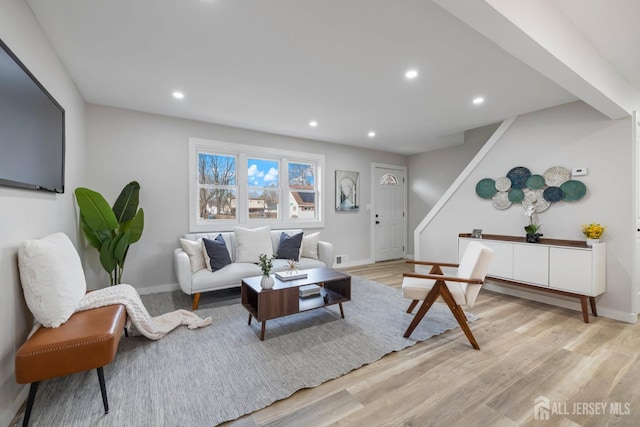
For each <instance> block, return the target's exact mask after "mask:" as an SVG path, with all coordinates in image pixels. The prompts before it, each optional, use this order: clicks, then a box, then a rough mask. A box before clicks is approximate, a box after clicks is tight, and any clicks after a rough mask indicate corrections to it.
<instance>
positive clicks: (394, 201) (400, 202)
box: [373, 166, 407, 262]
mask: <svg viewBox="0 0 640 427" xmlns="http://www.w3.org/2000/svg"><path fill="white" fill-rule="evenodd" d="M373 169H374V171H373V188H374V197H373V214H374V215H373V217H374V226H373V227H374V240H375V255H374V258H375V261H376V262H377V261H385V260H390V259H399V258H403V257H404V255H405V245H406V243H405V239H406V236H405V235H406V228H407V226H406V223H407V221H406V220H407V218H406V212H405V209H406V208H405V205H406V184H405V175H406V168H404V167H398V168H394V167H392V166H390V167H382V166H374V168H373Z"/></svg>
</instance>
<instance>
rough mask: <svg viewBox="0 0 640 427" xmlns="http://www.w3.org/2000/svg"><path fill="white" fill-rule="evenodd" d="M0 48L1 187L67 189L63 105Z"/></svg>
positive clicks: (0, 46)
mask: <svg viewBox="0 0 640 427" xmlns="http://www.w3.org/2000/svg"><path fill="white" fill-rule="evenodd" d="M0 48H1V49H0V185H5V186H10V187H20V188H28V189H32V190H42V191H51V192H56V193H64V145H65V144H64V109H63V108H62V107H61V106H60V104H58V102H56V100H55V99H54V98H53V97H52V96H51V94H50V93H49V92H47V90H46V89H45V88H44V87H43V86H42V85H41V84H40V82H38V80H37V79H36V78H35V77H34V76H33V74H31V73H30V72H29V70H28V69H27V67H25V66H24V64H23V63H22V62H21V61H20V60H19V59H18V58H17V57H16V55H14V54H13V52H12V51H11V50H10V49H9V48H8V47H7V45H6V44H5V43H4V42H3V41H2V40H0Z"/></svg>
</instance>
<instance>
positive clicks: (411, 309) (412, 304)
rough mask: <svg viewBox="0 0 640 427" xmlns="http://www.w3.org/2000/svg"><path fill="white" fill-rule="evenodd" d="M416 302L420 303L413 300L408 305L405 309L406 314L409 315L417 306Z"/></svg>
mask: <svg viewBox="0 0 640 427" xmlns="http://www.w3.org/2000/svg"><path fill="white" fill-rule="evenodd" d="M418 302H420V301H419V300H417V299H414V300H413V301H411V304H409V308H407V313H411V312H412V311H413V309H414V308H416V305H418Z"/></svg>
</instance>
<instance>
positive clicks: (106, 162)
mask: <svg viewBox="0 0 640 427" xmlns="http://www.w3.org/2000/svg"><path fill="white" fill-rule="evenodd" d="M87 126H88V141H89V142H88V148H87V150H88V152H87V154H88V159H89V161H88V171H89V172H88V179H87V185H88V186H89V187H90V188H92V189H94V190H96V191H98V192H100V193H102V194H103V195H104V196H105V198H106V199H107V200H108V201H109V202H113V200H115V198H116V197H117V196H118V194H119V192H120V190H121V189H122V187H123V186H124V185H125V184H126V183H127V182H129V181H131V180H137V181H138V182H140V186H141V191H140V207H142V208H144V210H145V221H146V224H145V229H144V233H143V235H142V239H141V240H140V241H139V242H138V243H136V244H134V245H132V246H131V247H130V249H129V255H128V256H127V265H126V266H125V270H124V275H123V282H125V283H130V284H131V285H133V286H135V287H137V288H139V289H142V288H151V287H154V286H162V285H169V284H176V282H177V280H176V277H175V273H174V271H173V264H172V251H173V249H174V248H176V247H178V238H179V237H180V236H182V235H183V234H185V233H187V232H188V226H189V222H188V200H189V197H188V140H189V137H198V138H205V139H210V140H214V141H225V142H234V143H240V144H250V145H257V146H268V147H273V148H281V149H290V150H300V151H304V152H309V153H320V154H324V155H325V156H326V163H325V181H324V188H325V192H326V201H325V203H326V208H325V218H326V222H325V229H324V230H322V232H321V239H322V240H327V241H330V242H332V243H334V245H335V251H336V254H347V255H348V257H349V260H350V262H351V263H358V262H363V263H364V262H368V261H369V260H370V247H371V245H370V242H369V240H370V237H369V227H370V217H369V212H368V211H367V210H366V208H365V206H366V205H367V203H371V186H370V183H371V177H370V174H371V163H372V162H380V163H390V164H398V165H406V157H405V156H401V155H394V154H389V153H383V152H379V151H371V150H363V149H360V148H355V147H347V146H343V145H337V144H328V143H323V142H318V141H311V140H303V139H298V138H290V137H284V136H279V135H273V134H267V133H261V132H254V131H250V130H244V129H237V128H232V127H227V126H220V125H214V124H208V123H203V122H196V121H191V120H184V119H178V118H171V117H166V116H160V115H153V114H146V113H139V112H134V111H129V110H122V109H117V108H110V107H104V106H98V105H89V106H88V110H87ZM336 169H340V170H350V171H358V172H360V181H361V187H360V201H361V209H360V211H359V212H358V213H351V212H349V213H344V212H340V213H337V212H335V211H334V207H333V200H334V197H335V196H334V172H335V170H336ZM88 255H89V257H90V258H91V260H90V262H89V263H88V264H89V266H90V268H89V266H88V268H87V269H86V270H87V277H88V281H89V286H96V287H98V286H104V284H105V283H107V280H108V279H107V276H106V273H105V272H103V270H102V269H101V268H100V266H99V264H98V262H97V256H96V254H95V251H93V250H92V251H88ZM176 286H177V285H176Z"/></svg>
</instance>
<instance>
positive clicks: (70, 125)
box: [0, 0, 86, 425]
mask: <svg viewBox="0 0 640 427" xmlns="http://www.w3.org/2000/svg"><path fill="white" fill-rule="evenodd" d="M0 38H1V39H2V40H3V41H4V42H5V43H6V44H7V45H8V46H9V47H10V48H11V50H12V51H13V52H14V53H15V54H16V55H17V56H18V58H20V60H21V61H22V62H23V63H24V64H25V65H26V66H27V68H29V70H30V71H31V72H32V73H33V74H34V75H35V76H36V78H37V79H38V80H39V81H40V83H42V84H43V85H44V87H46V88H47V90H48V91H49V92H50V93H51V95H53V97H54V98H56V100H57V101H58V102H59V103H60V104H61V105H62V107H63V108H64V109H65V110H66V157H65V161H66V175H65V180H66V188H65V193H64V194H49V193H41V192H36V191H30V190H21V189H13V188H8V187H0V224H1V225H0V236H1V237H0V283H1V284H2V298H0V325H2V327H1V328H0V425H8V424H9V422H10V421H11V419H12V418H13V417H14V416H15V414H16V412H17V410H18V409H19V407H20V405H22V403H23V402H24V399H25V397H26V395H25V392H26V391H27V387H25V386H19V385H18V384H16V380H15V375H14V357H15V353H16V350H17V349H18V347H20V345H22V343H23V342H24V341H25V339H26V337H27V334H28V332H29V330H30V329H31V326H32V317H31V314H30V312H29V310H28V309H27V307H26V305H25V302H24V297H23V294H22V288H21V286H20V282H19V274H18V261H17V252H18V247H19V245H20V242H22V241H23V240H26V239H32V238H40V237H43V236H45V235H47V234H50V233H53V232H56V231H63V232H65V233H67V234H68V235H69V237H70V238H71V240H72V241H74V242H77V235H78V229H77V225H76V224H77V222H76V217H75V208H74V203H75V202H74V199H73V188H74V187H76V186H78V184H79V183H80V182H81V181H82V177H83V175H84V157H85V147H84V144H85V138H86V131H85V119H84V100H83V99H82V97H81V96H80V94H79V92H78V90H77V88H76V87H75V84H74V83H73V81H72V80H71V79H70V77H69V75H68V74H67V72H66V70H65V68H64V67H63V66H62V64H61V63H60V61H59V59H58V57H57V56H56V54H55V53H54V51H53V50H52V48H51V46H50V45H49V42H48V41H47V39H46V38H45V36H44V35H43V33H42V30H41V29H40V26H39V25H38V23H37V21H36V20H35V18H34V16H33V15H32V14H31V11H30V10H29V8H28V7H27V5H26V3H24V2H23V1H22V0H3V1H1V2H0Z"/></svg>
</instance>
